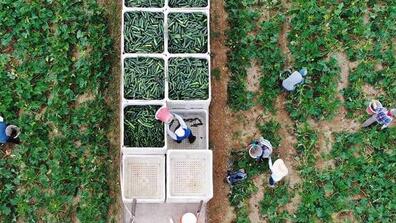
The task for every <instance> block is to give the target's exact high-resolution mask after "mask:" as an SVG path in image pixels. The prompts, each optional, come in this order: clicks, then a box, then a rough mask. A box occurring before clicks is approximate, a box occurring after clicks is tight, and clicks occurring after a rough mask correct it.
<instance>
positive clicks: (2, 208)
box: [0, 0, 111, 222]
mask: <svg viewBox="0 0 396 223" xmlns="http://www.w3.org/2000/svg"><path fill="white" fill-rule="evenodd" d="M0 17H1V18H2V22H1V23H0V40H1V41H0V84H1V85H2V86H4V88H3V89H2V91H1V92H0V101H1V103H0V111H1V112H2V113H3V116H4V117H5V120H6V121H8V122H9V123H13V124H15V125H17V126H19V127H20V128H21V129H22V134H21V136H20V138H21V141H22V143H21V144H20V145H18V146H16V147H15V148H14V149H13V150H12V155H11V156H5V155H4V152H3V150H2V151H1V152H0V191H1V192H0V222H17V221H19V222H72V221H79V222H106V221H107V220H108V211H109V205H110V203H111V197H110V193H109V186H108V180H109V178H108V177H109V174H110V173H109V169H110V166H111V165H110V159H109V142H108V139H107V130H108V126H109V120H110V119H109V116H110V114H111V111H110V109H109V108H108V107H107V106H106V102H105V99H104V97H105V94H106V91H107V83H108V81H109V77H110V75H109V70H110V67H109V64H111V62H110V61H109V60H108V59H106V58H108V57H109V54H110V53H111V40H110V39H109V38H108V36H109V33H108V27H107V20H106V19H105V17H104V11H103V10H102V8H100V7H99V6H98V4H97V3H96V1H92V0H86V1H71V0H63V1H31V2H29V3H27V2H25V1H13V0H4V1H1V2H0ZM87 98H88V99H87Z"/></svg>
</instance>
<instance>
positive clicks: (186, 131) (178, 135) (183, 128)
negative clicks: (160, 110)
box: [165, 113, 196, 143]
mask: <svg viewBox="0 0 396 223" xmlns="http://www.w3.org/2000/svg"><path fill="white" fill-rule="evenodd" d="M172 115H173V117H174V118H176V119H177V121H178V122H179V126H177V127H176V130H175V131H174V132H173V131H172V130H171V129H170V123H165V126H166V132H167V133H168V135H169V136H170V137H171V138H172V139H173V140H175V141H176V142H177V143H181V142H182V141H183V140H184V139H188V141H189V142H190V143H194V142H195V139H196V137H195V136H194V135H193V133H192V131H191V129H190V128H188V126H187V124H186V122H185V121H184V120H183V118H182V117H180V115H178V114H175V113H172Z"/></svg>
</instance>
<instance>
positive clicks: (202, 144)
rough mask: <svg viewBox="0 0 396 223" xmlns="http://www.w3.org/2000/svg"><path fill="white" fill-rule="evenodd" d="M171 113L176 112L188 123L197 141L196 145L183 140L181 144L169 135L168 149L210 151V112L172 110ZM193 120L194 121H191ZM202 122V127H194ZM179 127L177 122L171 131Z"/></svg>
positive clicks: (201, 110)
mask: <svg viewBox="0 0 396 223" xmlns="http://www.w3.org/2000/svg"><path fill="white" fill-rule="evenodd" d="M171 112H174V113H176V114H178V115H180V116H181V117H182V118H183V119H184V120H187V121H186V124H187V126H188V127H190V129H191V131H192V132H193V135H194V136H196V137H197V138H196V140H195V142H194V143H192V144H191V143H189V142H188V140H187V139H186V140H183V141H182V142H181V143H177V142H175V141H174V140H173V139H172V138H170V137H169V136H168V135H167V136H166V140H167V149H168V150H169V149H198V150H199V149H209V123H208V119H209V117H208V112H207V111H206V110H203V109H187V110H186V109H183V110H179V109H171ZM191 119H193V120H191ZM199 121H200V122H201V123H202V125H197V126H194V124H196V123H198V122H199ZM177 126H178V122H177V121H175V122H174V123H173V125H172V126H171V130H174V129H175V128H176V127H177Z"/></svg>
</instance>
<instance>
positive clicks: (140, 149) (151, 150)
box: [120, 101, 167, 155]
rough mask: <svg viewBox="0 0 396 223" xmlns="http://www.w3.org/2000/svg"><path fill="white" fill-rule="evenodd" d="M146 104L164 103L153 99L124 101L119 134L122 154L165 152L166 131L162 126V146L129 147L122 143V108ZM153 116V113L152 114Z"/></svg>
mask: <svg viewBox="0 0 396 223" xmlns="http://www.w3.org/2000/svg"><path fill="white" fill-rule="evenodd" d="M147 105H157V106H163V105H164V104H161V103H156V102H155V101H145V102H143V101H140V102H138V101H135V102H133V103H125V104H123V106H122V109H121V111H120V112H121V113H120V129H121V131H120V133H121V134H120V135H121V150H122V153H123V154H134V155H144V154H165V153H166V148H167V139H166V136H165V135H166V132H165V126H164V146H163V147H130V146H126V145H125V144H124V132H125V129H124V119H125V116H124V109H125V108H126V107H129V106H147ZM153 118H154V114H153Z"/></svg>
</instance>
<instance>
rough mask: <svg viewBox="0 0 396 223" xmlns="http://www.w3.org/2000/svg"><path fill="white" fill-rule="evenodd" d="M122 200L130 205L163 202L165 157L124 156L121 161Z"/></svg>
mask: <svg viewBox="0 0 396 223" xmlns="http://www.w3.org/2000/svg"><path fill="white" fill-rule="evenodd" d="M121 179H122V182H121V191H122V200H123V201H124V202H127V203H131V202H132V201H133V199H136V200H137V202H140V203H162V202H164V201H165V156H164V155H124V156H123V159H122V178H121Z"/></svg>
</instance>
